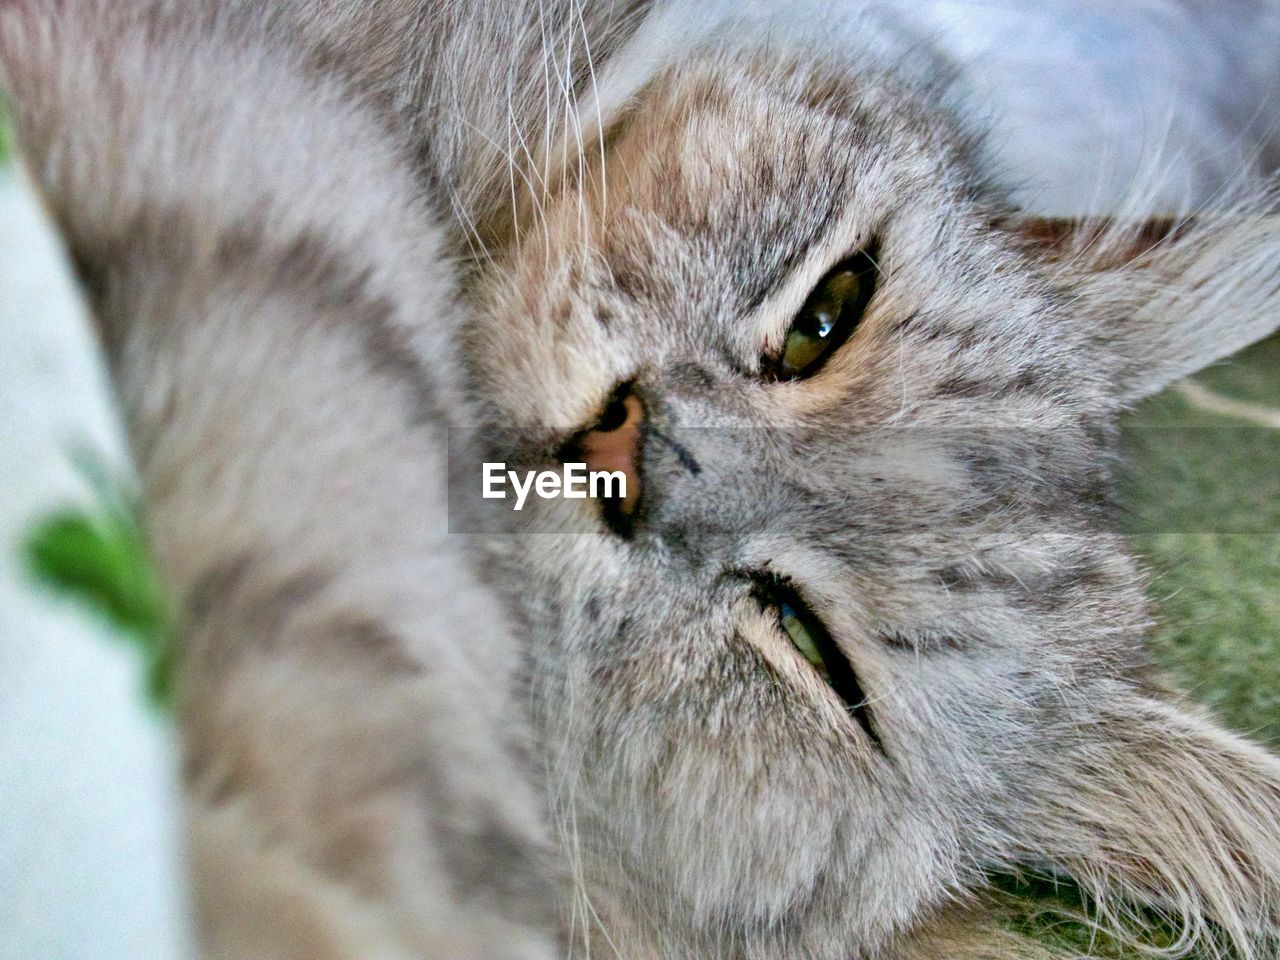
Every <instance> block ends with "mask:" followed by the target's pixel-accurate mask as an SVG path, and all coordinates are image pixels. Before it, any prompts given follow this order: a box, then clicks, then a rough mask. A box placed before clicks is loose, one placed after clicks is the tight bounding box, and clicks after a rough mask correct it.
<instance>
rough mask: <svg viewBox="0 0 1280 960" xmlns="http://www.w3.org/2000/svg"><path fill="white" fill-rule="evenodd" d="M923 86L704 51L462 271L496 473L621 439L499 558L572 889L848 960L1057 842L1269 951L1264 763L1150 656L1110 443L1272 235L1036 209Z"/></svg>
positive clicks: (1071, 858) (1268, 252)
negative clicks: (603, 487) (1055, 218)
mask: <svg viewBox="0 0 1280 960" xmlns="http://www.w3.org/2000/svg"><path fill="white" fill-rule="evenodd" d="M937 102H938V97H937V96H936V95H935V94H934V93H933V92H931V91H929V90H927V89H923V88H920V87H918V86H913V85H911V84H908V83H905V82H899V81H897V80H895V79H893V77H892V75H891V74H889V73H885V72H879V71H875V72H872V73H870V74H868V73H865V72H863V73H858V74H851V73H849V72H847V71H846V70H845V69H843V68H840V67H838V66H835V65H834V61H827V60H824V59H823V58H821V57H814V56H795V57H793V56H789V55H787V54H786V53H784V52H783V51H782V50H780V49H776V48H771V49H769V50H768V51H767V52H765V53H761V52H760V51H758V50H756V51H751V52H746V53H743V52H734V51H726V50H712V51H708V52H706V53H705V54H703V55H700V56H696V57H692V58H690V59H688V60H687V61H685V62H684V63H683V64H682V65H681V67H680V68H679V69H678V70H674V69H673V70H670V71H668V72H665V73H659V74H658V75H657V76H656V77H655V78H654V79H653V80H652V81H651V82H650V83H649V84H648V85H647V86H646V87H645V88H644V89H643V90H641V91H640V92H638V93H637V94H636V95H635V96H633V97H631V98H629V99H627V100H625V101H623V102H621V103H619V104H618V105H617V108H616V109H614V110H612V112H610V113H609V114H607V115H604V116H603V119H602V120H601V121H600V122H599V124H598V125H597V126H595V127H592V126H591V125H590V124H584V125H583V129H579V130H578V131H575V132H576V133H578V134H580V136H575V137H572V138H570V139H567V140H565V141H564V143H565V148H564V151H563V154H562V155H561V156H560V160H562V161H563V162H562V163H559V164H557V163H554V162H552V160H551V159H549V158H550V157H551V154H549V155H548V157H547V158H544V161H545V163H544V165H543V166H542V168H541V169H542V173H541V174H540V175H539V178H538V181H537V182H536V183H534V184H533V186H534V187H536V189H531V190H529V191H527V192H522V191H516V193H517V194H522V195H521V196H518V197H517V201H516V203H515V204H514V206H513V212H514V216H513V218H512V221H511V224H510V226H509V230H508V241H507V242H506V244H505V247H504V249H503V250H501V251H500V252H498V253H497V254H496V256H495V258H494V259H493V260H492V261H491V262H490V263H488V264H487V265H485V266H484V267H482V268H481V269H480V271H479V280H478V283H477V288H476V289H477V293H476V295H475V298H474V306H475V318H474V320H473V321H472V325H471V327H470V329H469V331H468V334H467V338H466V352H467V355H468V356H469V358H470V363H471V374H472V378H473V382H474V384H475V385H476V392H477V395H478V396H480V397H482V398H484V399H483V403H484V404H485V408H486V410H487V414H486V419H487V423H488V427H487V428H486V431H487V437H488V443H489V453H488V456H489V457H490V458H493V459H501V460H504V461H507V462H508V463H509V464H523V465H527V466H536V465H543V466H552V465H554V464H555V463H556V461H557V459H567V458H572V457H576V456H586V457H587V458H588V459H589V460H590V459H591V458H592V456H593V453H592V451H593V450H598V449H601V448H600V447H599V441H600V439H601V437H602V436H604V435H605V434H614V435H615V440H616V439H617V438H621V439H620V440H617V442H616V443H614V445H613V448H612V449H613V453H612V454H610V455H611V456H615V457H616V455H618V451H619V450H621V451H622V452H621V456H622V459H623V461H625V464H626V471H627V473H628V477H629V479H630V480H631V481H632V484H631V486H632V489H631V490H630V491H629V496H628V499H627V501H625V502H617V503H612V504H605V505H603V506H602V505H601V504H600V503H599V502H597V501H593V500H585V501H583V500H557V501H534V502H531V504H530V505H529V506H528V507H527V508H526V512H525V513H524V514H523V515H522V517H521V518H520V519H521V523H522V524H523V526H524V530H525V531H526V533H527V535H525V536H521V537H519V538H496V539H497V541H498V542H496V543H495V547H494V550H495V555H497V556H499V557H506V558H507V560H508V562H510V563H511V564H512V566H513V567H515V568H517V569H518V570H519V573H520V583H521V589H522V595H523V597H524V599H525V606H526V609H527V612H528V614H529V616H530V618H531V621H532V623H533V624H534V634H535V637H536V646H535V649H534V651H533V654H532V656H534V657H535V658H536V659H537V660H538V669H537V670H535V671H534V676H535V677H537V678H539V679H538V681H537V682H538V684H539V686H538V689H537V691H536V693H537V696H536V701H537V704H538V712H539V714H540V717H541V720H542V723H543V729H544V735H545V737H546V740H547V746H548V749H549V750H550V752H551V757H552V767H551V784H550V785H551V789H552V792H553V797H554V799H555V803H556V809H557V814H558V816H559V817H560V818H561V820H562V823H561V826H562V827H563V828H564V833H565V836H566V847H567V849H568V850H569V852H570V854H571V857H572V862H573V865H574V869H575V873H576V875H577V876H576V879H577V880H578V881H579V884H580V887H581V893H582V895H583V897H584V898H586V900H584V904H585V905H584V907H583V909H584V910H591V911H594V912H595V914H597V915H598V916H599V919H600V925H601V927H602V928H603V930H604V931H605V932H606V933H608V934H609V935H610V936H612V937H614V938H615V939H618V938H621V939H622V940H623V941H624V942H632V941H634V945H633V947H632V949H635V948H636V947H635V945H639V944H644V945H647V948H648V949H651V950H652V951H653V952H654V953H655V954H656V955H660V956H700V957H722V956H723V957H728V956H734V957H764V956H771V957H772V956H820V957H827V956H830V957H836V956H848V955H851V954H852V953H854V952H856V951H870V950H875V949H879V948H881V947H883V946H884V945H886V944H888V943H891V942H892V941H893V939H894V938H895V937H896V936H898V935H899V933H900V932H902V931H904V930H907V929H909V928H911V927H913V926H914V925H916V924H918V923H919V922H921V920H922V918H925V917H927V916H929V915H930V914H931V913H932V912H933V911H935V910H936V909H938V908H939V907H940V905H941V904H943V903H945V902H947V901H948V900H950V899H953V898H956V897H957V896H963V895H964V893H965V892H966V891H969V890H971V889H973V888H974V887H975V885H977V884H979V883H980V882H981V880H982V878H983V876H984V875H985V874H986V873H987V871H989V870H991V869H993V868H1000V867H1004V866H1008V865H1010V864H1012V863H1030V864H1036V865H1042V864H1052V865H1054V866H1056V867H1060V868H1064V869H1067V870H1070V871H1072V872H1074V873H1075V874H1076V875H1077V876H1078V877H1079V878H1080V879H1081V880H1082V881H1083V882H1085V883H1086V884H1087V885H1089V886H1090V887H1091V888H1093V889H1094V890H1095V892H1096V893H1097V894H1098V895H1099V897H1101V898H1104V900H1105V898H1106V897H1108V896H1109V895H1111V894H1112V893H1116V892H1119V893H1122V894H1124V895H1127V896H1129V897H1132V898H1136V899H1139V900H1142V901H1145V902H1149V903H1158V904H1163V905H1171V906H1172V907H1173V908H1175V909H1176V910H1178V911H1179V912H1181V913H1182V914H1183V915H1184V916H1185V917H1186V918H1189V919H1188V922H1189V925H1190V927H1189V929H1190V930H1191V933H1192V934H1193V935H1199V934H1201V933H1204V931H1205V930H1207V929H1208V927H1207V926H1206V924H1208V923H1209V922H1210V921H1212V922H1213V923H1214V924H1217V925H1220V928H1221V929H1222V930H1224V931H1225V933H1226V935H1227V936H1229V937H1231V938H1233V939H1234V940H1235V942H1236V943H1237V944H1238V945H1243V948H1244V949H1246V950H1248V949H1249V944H1250V943H1252V942H1254V940H1253V938H1255V937H1256V936H1266V935H1267V934H1268V932H1270V931H1274V930H1275V927H1276V922H1277V920H1278V919H1280V834H1277V833H1276V831H1275V830H1274V828H1273V825H1274V823H1275V818H1276V815H1277V813H1280V765H1278V764H1277V763H1276V762H1275V761H1274V760H1272V759H1271V758H1270V757H1269V756H1267V755H1266V754H1264V753H1263V752H1262V751H1261V750H1259V749H1257V748H1255V747H1253V746H1251V745H1249V744H1247V743H1246V742H1244V741H1242V740H1240V739H1237V738H1236V737H1234V736H1232V735H1230V734H1228V733H1226V732H1225V731H1222V730H1219V729H1218V728H1216V727H1215V726H1213V725H1212V724H1211V723H1210V722H1209V721H1207V720H1205V719H1203V718H1201V717H1200V716H1198V715H1197V714H1196V713H1195V712H1194V711H1191V710H1188V709H1186V708H1185V707H1182V706H1178V705H1177V703H1176V701H1175V699H1174V698H1173V696H1172V695H1171V694H1170V693H1168V692H1166V691H1165V690H1164V689H1163V688H1162V687H1161V686H1160V685H1159V683H1158V682H1157V681H1156V679H1155V678H1154V677H1153V675H1152V671H1151V668H1150V665H1149V663H1148V661H1147V657H1146V654H1145V652H1144V635H1145V634H1146V632H1147V631H1148V629H1149V624H1150V622H1151V611H1150V609H1149V606H1148V603H1147V600H1146V599H1145V596H1144V590H1143V579H1142V574H1141V571H1140V569H1139V566H1138V565H1137V564H1136V562H1135V561H1134V559H1133V558H1132V557H1131V555H1130V553H1129V552H1128V550H1127V548H1126V545H1125V542H1124V540H1123V538H1122V537H1120V536H1119V535H1118V534H1116V533H1115V527H1114V514H1113V508H1112V491H1111V483H1112V481H1111V473H1112V471H1111V464H1112V459H1113V438H1114V422H1115V417H1116V415H1117V413H1118V412H1119V411H1120V410H1122V409H1123V408H1124V407H1125V406H1126V405H1127V404H1129V403H1131V402H1133V401H1135V400H1136V399H1138V398H1141V397H1142V396H1144V395H1146V394H1149V393H1151V392H1153V391H1155V390H1157V389H1159V388H1160V387H1162V386H1163V385H1165V384H1166V383H1168V382H1170V381H1171V380H1173V379H1175V378H1177V377H1179V376H1182V375H1184V374H1186V373H1189V372H1191V371H1193V370H1195V369H1197V368H1198V367H1200V366H1202V365H1204V364H1206V363H1209V362H1212V361H1213V360H1216V359H1218V358H1220V357H1222V356H1224V355H1226V354H1228V353H1230V352H1233V351H1234V350H1236V349H1238V348H1239V347H1241V346H1243V345H1245V344H1247V343H1248V342H1250V341H1252V340H1254V339H1257V338H1259V337H1261V336H1263V335H1265V334H1266V333H1268V332H1270V331H1271V330H1273V329H1274V328H1275V326H1276V319H1275V317H1276V315H1277V314H1276V306H1277V304H1276V303H1275V300H1274V296H1275V291H1276V278H1277V265H1280V229H1277V226H1276V225H1275V224H1274V223H1273V222H1272V221H1271V220H1269V219H1268V218H1267V217H1266V216H1262V215H1257V214H1256V211H1255V213H1254V215H1243V214H1241V213H1239V212H1236V213H1234V214H1232V215H1225V214H1224V215H1222V216H1209V215H1205V216H1203V217H1202V218H1201V219H1200V220H1198V221H1197V222H1195V223H1182V224H1179V225H1177V227H1176V228H1175V229H1171V230H1163V231H1161V232H1160V235H1159V236H1155V235H1151V234H1149V233H1146V232H1143V231H1141V230H1138V229H1130V228H1128V227H1126V226H1125V225H1123V224H1113V225H1110V226H1107V225H1102V226H1099V225H1095V226H1094V227H1093V228H1091V229H1090V230H1088V231H1085V232H1083V233H1080V232H1070V231H1068V232H1063V231H1059V230H1056V229H1051V228H1049V227H1047V226H1046V225H1044V224H1036V223H1034V222H1032V221H1029V220H1026V219H1024V218H1022V217H1021V216H1020V215H1019V214H1018V212H1017V211H1015V210H1013V209H1012V208H1011V207H1010V206H1009V204H1008V202H1007V201H1006V200H1005V199H1004V197H1005V195H1004V193H1003V192H1002V190H1001V189H1000V188H999V186H998V184H995V183H993V182H991V181H990V180H989V179H988V177H987V176H986V175H985V173H984V172H983V171H984V167H985V163H984V160H983V153H982V147H981V144H980V143H979V142H978V141H977V140H975V139H974V138H973V137H972V136H971V135H970V134H969V133H968V131H967V130H966V129H965V128H964V127H963V126H962V125H961V124H960V123H958V122H957V121H955V120H954V119H953V118H952V115H951V114H950V113H949V112H948V111H946V110H945V109H940V108H938V107H936V106H935V104H936V103H937ZM552 153H554V151H553V152H552ZM513 169H514V168H513ZM534 169H535V168H533V167H529V168H526V169H525V173H524V174H523V175H524V176H526V177H529V178H532V177H533V171H534ZM513 177H514V174H513ZM513 182H515V181H514V179H513ZM593 444H596V446H595V447H593ZM584 451H586V452H585V453H584ZM588 901H589V902H588ZM584 915H589V914H584ZM628 937H631V938H632V941H627V939H626V938H628ZM624 955H626V949H624Z"/></svg>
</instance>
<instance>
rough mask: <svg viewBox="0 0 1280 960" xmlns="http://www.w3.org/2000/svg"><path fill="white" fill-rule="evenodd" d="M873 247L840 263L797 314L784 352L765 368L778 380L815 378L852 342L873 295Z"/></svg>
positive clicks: (784, 341) (875, 275) (783, 346)
mask: <svg viewBox="0 0 1280 960" xmlns="http://www.w3.org/2000/svg"><path fill="white" fill-rule="evenodd" d="M877 273H878V271H877V269H876V262H875V244H874V243H873V244H871V245H869V246H868V247H867V248H866V249H864V250H862V251H860V252H859V253H856V254H854V255H853V256H852V257H850V258H849V259H848V260H845V261H843V262H842V263H840V264H838V265H837V266H836V267H835V268H834V269H833V270H831V272H830V273H828V274H827V275H826V276H825V277H823V278H822V280H821V281H819V283H818V285H817V286H816V287H814V288H813V292H812V293H810V294H809V299H807V300H806V301H805V302H804V306H803V307H801V308H800V312H799V313H797V314H796V316H795V319H794V320H793V321H792V322H791V327H790V329H789V330H787V335H786V338H785V339H784V340H783V343H782V351H781V352H780V353H779V354H778V355H777V357H774V358H772V360H771V361H767V362H766V364H765V368H766V370H767V371H768V372H769V374H770V375H771V376H772V378H773V379H775V380H798V379H801V378H802V377H807V376H811V375H812V374H813V373H815V372H817V370H818V369H819V368H820V367H821V366H822V365H823V364H824V363H825V362H826V361H827V358H828V357H830V356H831V354H832V353H834V352H835V351H836V350H837V349H839V347H840V346H841V345H842V344H843V343H844V342H845V341H846V340H848V339H849V337H850V336H851V335H852V334H853V331H854V330H855V329H856V328H857V326H858V323H859V322H860V321H861V320H862V314H863V313H864V312H865V311H866V309H867V304H868V303H870V302H871V295H872V294H873V293H875V289H876V277H877Z"/></svg>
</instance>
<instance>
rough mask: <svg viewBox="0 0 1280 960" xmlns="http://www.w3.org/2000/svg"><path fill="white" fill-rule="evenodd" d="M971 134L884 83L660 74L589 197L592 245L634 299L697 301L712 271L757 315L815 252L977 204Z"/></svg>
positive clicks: (574, 216)
mask: <svg viewBox="0 0 1280 960" xmlns="http://www.w3.org/2000/svg"><path fill="white" fill-rule="evenodd" d="M964 137H965V134H964V133H963V132H962V131H958V130H955V129H953V128H952V126H951V125H950V122H949V121H948V120H946V119H945V118H942V117H933V116H931V115H929V114H928V113H927V112H926V111H925V109H924V108H923V107H922V106H919V104H918V103H917V101H916V100H915V99H914V98H913V97H912V96H911V94H910V92H909V91H905V90H901V89H897V88H893V87H889V86H885V85H882V84H881V83H880V82H878V81H874V80H867V79H864V78H859V77H857V76H852V75H849V74H847V73H842V72H840V71H838V70H835V69H834V68H825V67H822V66H821V65H808V66H799V65H790V66H784V67H778V66H777V65H776V63H773V62H771V63H770V64H769V65H767V66H766V65H763V64H761V63H759V62H757V61H756V60H753V59H752V58H750V57H741V56H735V57H730V56H720V57H714V58H710V59H708V60H707V61H705V62H702V63H700V64H696V65H694V66H693V67H690V68H687V69H684V70H682V71H680V72H679V73H678V74H674V75H670V76H665V77H662V78H659V80H657V81H655V82H654V84H653V85H652V86H651V88H650V90H649V91H648V92H647V93H646V94H645V95H644V96H642V97H640V98H639V100H638V102H637V104H636V105H635V106H633V107H632V108H631V110H630V111H629V112H628V113H627V114H626V115H624V116H622V117H621V118H620V119H618V120H617V121H615V123H614V125H613V126H612V127H611V128H610V129H609V130H608V131H607V133H606V136H605V153H604V158H603V163H602V164H601V165H600V170H599V172H598V174H596V173H595V172H594V171H593V173H592V175H591V176H590V177H589V178H588V179H589V181H590V182H589V185H588V186H587V187H586V188H584V189H587V190H589V191H590V194H591V198H590V199H591V205H592V206H593V207H594V208H595V209H594V213H595V214H596V215H598V216H599V222H600V223H601V224H602V229H601V230H600V231H599V233H598V234H597V235H596V236H595V237H593V242H592V243H591V246H592V247H593V248H594V249H596V250H597V252H598V253H600V254H601V255H602V256H603V259H604V261H605V262H606V263H607V265H608V267H609V270H610V272H611V274H612V277H613V278H614V279H615V280H616V281H617V282H618V285H619V286H620V287H621V288H622V289H623V290H624V291H625V292H629V293H634V294H636V295H637V296H638V297H641V298H646V299H652V298H653V297H654V296H661V293H662V292H663V291H664V290H666V291H671V292H677V291H678V292H681V293H685V292H687V291H688V287H689V285H690V283H691V282H692V281H694V280H696V278H697V275H699V274H700V275H702V276H703V277H711V278H713V279H715V281H716V282H717V283H718V284H725V285H726V286H727V287H729V288H732V290H733V291H734V296H735V299H736V301H737V302H736V303H734V304H733V306H734V307H735V308H736V309H738V310H743V309H748V310H749V309H752V308H753V307H754V306H756V305H758V304H759V303H760V302H761V301H762V300H763V299H764V298H765V297H766V296H768V294H769V293H770V292H771V291H773V290H776V289H777V287H778V286H779V284H780V283H781V282H783V280H784V279H785V278H786V276H787V275H789V274H791V273H792V272H794V271H795V270H796V268H797V267H798V266H800V265H801V264H802V263H804V262H805V261H806V260H807V259H809V258H810V257H813V256H817V257H836V258H837V259H838V258H839V257H841V256H847V255H849V254H850V253H852V252H853V251H854V249H855V248H856V247H857V246H859V245H860V244H862V243H865V242H866V240H867V239H869V238H870V236H872V235H873V234H875V233H876V232H878V231H880V230H881V229H885V228H887V227H889V226H891V225H892V224H891V222H892V221H893V220H895V219H897V220H898V221H899V225H901V221H903V220H911V219H913V218H914V220H915V221H916V225H917V226H919V224H920V223H921V222H923V221H927V220H930V219H933V218H936V217H937V216H938V215H939V213H940V212H941V211H944V210H946V211H950V212H953V211H954V208H955V207H956V206H957V205H960V204H963V203H964V201H965V200H966V199H967V198H968V197H970V196H972V195H973V193H974V190H973V182H972V181H973V179H974V178H972V177H971V176H970V175H969V173H968V172H967V169H966V166H965V163H964V160H965V156H966V150H967V145H966V143H965V141H964ZM569 199H570V200H571V201H574V202H570V203H566V204H565V205H564V206H565V208H566V221H567V222H568V223H569V224H571V225H572V228H573V229H577V228H578V217H579V211H578V210H577V209H574V208H575V207H576V205H577V200H578V198H569ZM907 232H908V233H909V232H910V231H909V230H908V231H907ZM900 233H901V232H900ZM726 281H727V284H726ZM726 306H728V305H727V304H726Z"/></svg>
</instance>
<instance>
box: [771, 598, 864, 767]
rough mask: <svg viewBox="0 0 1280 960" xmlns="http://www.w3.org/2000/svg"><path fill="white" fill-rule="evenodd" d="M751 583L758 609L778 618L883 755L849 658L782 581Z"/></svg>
mask: <svg viewBox="0 0 1280 960" xmlns="http://www.w3.org/2000/svg"><path fill="white" fill-rule="evenodd" d="M753 580H754V584H753V587H752V591H751V595H752V596H753V597H754V598H755V600H756V602H757V603H758V604H760V609H761V610H764V611H765V612H766V613H772V614H774V615H775V616H776V617H777V618H778V627H779V629H780V630H781V631H782V633H783V634H784V635H785V636H786V638H787V639H788V640H790V641H791V645H792V646H793V647H795V648H796V652H798V653H799V654H800V655H801V656H802V657H804V659H805V660H806V661H808V663H809V666H811V667H812V668H813V669H814V670H815V671H816V672H817V674H818V676H819V677H821V678H822V680H823V682H824V683H826V684H827V686H829V687H830V688H831V689H832V690H834V691H835V693H836V695H837V696H839V697H840V699H841V700H843V701H844V703H845V706H846V707H847V708H848V710H849V714H850V716H852V717H853V719H854V720H856V721H857V722H858V725H859V726H860V727H862V729H863V732H864V733H866V735H867V737H868V738H869V739H870V740H871V742H872V743H873V744H874V745H875V747H876V749H878V750H880V751H881V752H883V751H884V743H883V741H881V739H880V733H879V731H878V730H877V729H876V725H875V721H874V720H873V719H872V717H871V711H870V709H869V708H868V706H867V695H866V694H865V693H864V692H863V690H862V685H861V684H860V683H859V682H858V675H857V674H856V673H854V670H853V665H852V664H851V663H850V662H849V658H848V657H846V656H845V655H844V654H843V653H841V652H840V649H839V648H838V647H837V646H836V644H835V641H834V640H832V639H831V635H830V634H829V633H827V630H826V628H825V627H824V626H823V625H822V623H821V621H819V620H818V618H817V617H816V616H814V614H813V612H812V611H811V610H810V609H809V608H808V607H807V606H806V605H805V603H804V601H803V600H801V599H800V595H799V594H797V593H796V591H795V590H794V589H793V588H792V587H790V586H789V585H788V584H787V582H786V581H785V580H781V579H778V578H773V577H767V578H759V577H757V578H753Z"/></svg>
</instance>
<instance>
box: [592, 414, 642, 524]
mask: <svg viewBox="0 0 1280 960" xmlns="http://www.w3.org/2000/svg"><path fill="white" fill-rule="evenodd" d="M643 430H644V404H642V403H641V402H640V399H639V398H638V397H636V396H635V395H634V394H630V393H628V394H627V395H626V396H624V397H622V398H621V399H615V400H613V401H612V402H611V403H610V404H609V407H608V409H607V410H605V412H604V416H603V417H601V418H600V422H599V423H597V424H596V425H595V426H594V427H593V428H592V429H590V430H588V431H587V432H586V433H585V434H583V435H582V438H581V439H580V440H579V441H578V449H579V450H580V451H581V453H582V459H583V461H584V462H585V463H586V465H587V469H588V470H590V471H596V470H604V471H608V472H610V473H612V472H614V471H618V472H621V473H622V475H623V476H625V477H626V478H627V485H626V496H625V497H623V498H622V499H621V500H618V501H615V505H616V509H618V510H619V511H621V513H622V515H623V516H624V517H630V516H631V515H632V514H633V513H635V509H636V505H637V504H639V503H640V483H641V480H640V440H641V435H642V433H643Z"/></svg>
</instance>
